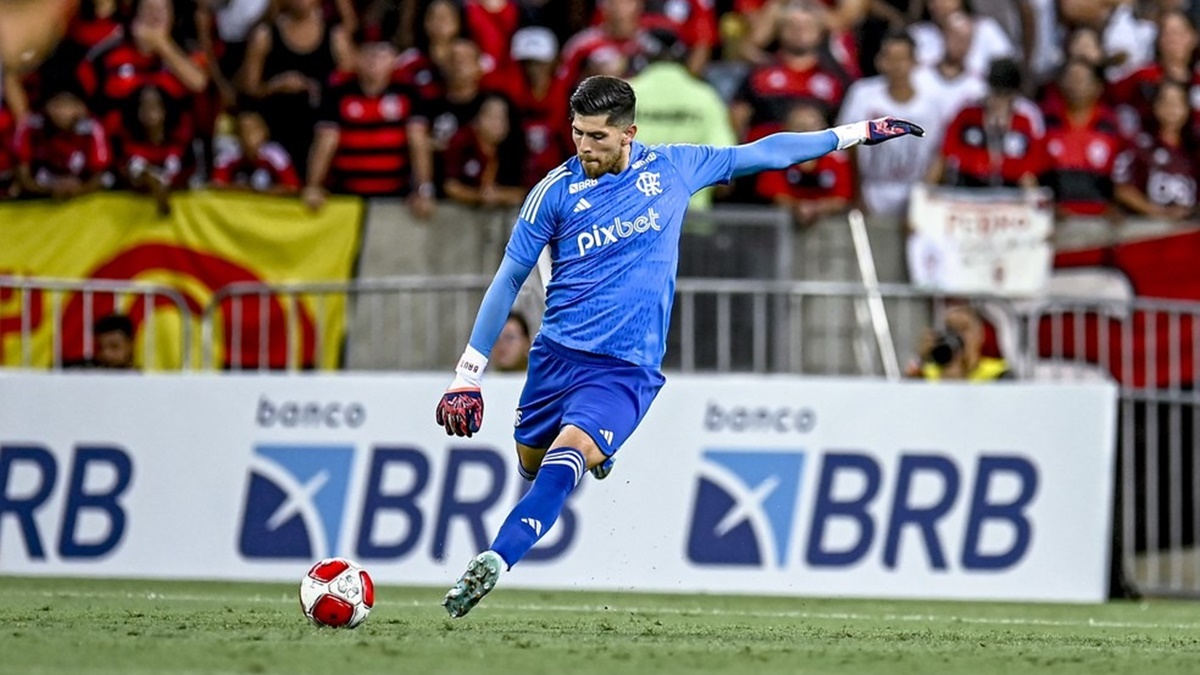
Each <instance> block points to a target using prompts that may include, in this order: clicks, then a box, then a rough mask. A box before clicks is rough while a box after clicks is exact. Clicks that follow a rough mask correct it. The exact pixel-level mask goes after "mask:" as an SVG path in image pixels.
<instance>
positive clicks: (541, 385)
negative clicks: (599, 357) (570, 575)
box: [442, 341, 571, 618]
mask: <svg viewBox="0 0 1200 675" xmlns="http://www.w3.org/2000/svg"><path fill="white" fill-rule="evenodd" d="M570 376H571V373H570V372H569V364H562V363H558V362H557V361H556V360H555V359H554V356H553V354H551V353H549V352H548V351H547V350H546V349H544V348H543V347H541V346H540V345H539V344H538V343H537V342H536V341H535V343H534V346H533V348H532V349H531V350H530V353H529V371H528V375H527V377H526V378H525V388H524V389H522V391H521V399H520V402H519V403H518V405H517V418H516V421H515V423H514V425H513V427H514V431H513V437H514V439H515V440H516V443H517V470H518V471H519V472H520V474H521V477H522V478H524V479H525V480H528V481H532V482H534V484H535V485H536V484H537V477H538V475H539V474H540V473H541V466H542V462H543V460H544V458H545V456H546V454H547V453H548V451H549V448H550V445H551V444H552V443H553V442H554V439H555V437H556V436H557V434H558V430H559V425H560V420H561V419H562V404H563V400H564V397H565V393H566V392H567V391H568V390H569V389H570V384H569V383H570ZM533 489H534V487H532V486H531V487H530V491H533ZM526 497H528V493H526ZM518 506H520V504H518ZM509 518H510V519H511V518H512V515H511V514H510V515H509ZM506 523H507V521H506ZM521 527H526V526H525V525H521ZM494 548H495V546H494V545H493V547H492V548H490V549H488V550H486V551H484V552H482V553H480V554H479V555H477V556H475V557H474V558H472V559H471V562H470V563H468V565H467V570H466V571H465V572H463V574H462V576H461V577H459V578H458V581H457V582H456V583H455V584H454V586H453V587H452V588H451V589H450V590H449V591H448V592H447V593H446V597H445V598H443V600H442V606H443V607H445V608H446V611H447V612H449V614H450V616H452V617H456V618H457V617H460V616H463V615H465V614H466V613H467V612H469V611H471V609H472V608H473V607H474V606H475V605H477V604H479V601H480V600H482V599H483V597H484V596H485V595H487V594H488V593H490V592H491V591H492V589H493V588H495V587H496V582H497V581H498V580H499V579H500V573H501V572H502V571H503V570H504V569H506V568H507V567H509V566H510V563H509V562H506V561H505V559H504V558H502V557H501V556H500V554H499V553H497V552H496V551H495V550H493V549H494ZM512 562H515V560H514V561H512Z"/></svg>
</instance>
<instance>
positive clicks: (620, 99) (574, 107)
mask: <svg viewBox="0 0 1200 675" xmlns="http://www.w3.org/2000/svg"><path fill="white" fill-rule="evenodd" d="M636 108H637V97H636V96H634V94H633V87H631V86H629V83H628V82H626V81H625V80H622V79H621V78H619V77H609V76H608V75H593V76H592V77H589V78H587V79H586V80H584V81H583V82H580V83H579V86H578V87H576V88H575V93H573V94H571V117H572V119H574V117H575V116H576V115H583V116H588V117H590V116H593V115H606V116H607V120H606V122H605V123H606V124H607V125H608V126H610V127H627V126H629V125H630V124H633V120H634V112H635V109H636Z"/></svg>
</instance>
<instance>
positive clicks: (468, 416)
mask: <svg viewBox="0 0 1200 675" xmlns="http://www.w3.org/2000/svg"><path fill="white" fill-rule="evenodd" d="M435 417H436V418H437V423H438V426H440V427H442V428H444V429H445V430H446V435H447V436H466V437H467V438H470V437H471V436H472V435H473V434H474V433H475V432H477V431H479V427H480V425H482V424H483V394H482V393H480V391H479V387H467V388H465V389H454V388H450V389H447V390H446V393H444V394H442V400H441V401H439V402H438V406H437V413H436V415H435Z"/></svg>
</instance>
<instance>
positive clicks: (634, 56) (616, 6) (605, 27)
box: [558, 0, 644, 90]
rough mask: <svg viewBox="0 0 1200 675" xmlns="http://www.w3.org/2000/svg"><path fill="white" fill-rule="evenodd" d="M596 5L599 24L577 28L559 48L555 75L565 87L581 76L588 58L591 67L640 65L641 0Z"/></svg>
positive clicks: (610, 0)
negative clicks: (557, 68) (577, 30)
mask: <svg viewBox="0 0 1200 675" xmlns="http://www.w3.org/2000/svg"><path fill="white" fill-rule="evenodd" d="M597 7H598V8H599V10H600V25H598V26H593V27H591V28H586V29H584V30H582V31H580V32H579V33H577V34H576V35H575V36H574V37H572V38H571V39H570V40H568V41H567V44H566V46H564V47H563V53H562V62H561V64H560V66H559V71H558V78H559V79H560V80H562V81H563V84H564V85H565V86H566V88H567V89H569V90H570V89H574V88H575V85H576V84H577V83H579V81H580V80H582V79H583V77H584V74H585V73H584V71H585V68H586V67H587V65H588V62H589V61H590V62H591V63H592V65H593V67H595V66H596V65H600V64H604V63H620V64H622V65H623V70H637V69H638V67H639V66H640V65H642V64H641V62H640V60H639V58H640V57H641V56H642V55H643V51H642V50H643V45H642V43H641V41H640V38H641V35H642V29H643V25H642V17H643V9H644V8H643V3H642V0H599V1H598V3H597ZM593 74H595V71H593ZM628 74H630V73H628V72H621V73H620V75H628Z"/></svg>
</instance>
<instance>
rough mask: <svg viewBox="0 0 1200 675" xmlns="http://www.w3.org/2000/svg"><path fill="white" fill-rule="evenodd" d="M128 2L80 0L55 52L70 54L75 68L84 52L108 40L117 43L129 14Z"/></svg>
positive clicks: (131, 4) (131, 7)
mask: <svg viewBox="0 0 1200 675" xmlns="http://www.w3.org/2000/svg"><path fill="white" fill-rule="evenodd" d="M133 4H134V3H133V2H131V1H130V0H84V1H83V2H81V3H79V10H78V11H77V12H75V14H74V15H72V17H71V21H70V23H68V24H67V33H66V35H64V36H63V41H62V43H61V44H60V45H59V47H58V48H59V49H63V50H66V51H68V52H70V53H71V57H70V58H72V59H73V60H74V63H75V64H76V65H77V64H78V63H79V62H81V61H83V60H84V58H85V57H86V55H87V53H88V52H89V51H91V50H93V49H96V48H97V47H98V46H99V45H101V44H102V43H104V42H106V41H108V40H120V39H122V38H123V37H124V35H125V25H126V22H127V21H128V19H129V17H131V16H132V15H133Z"/></svg>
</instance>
